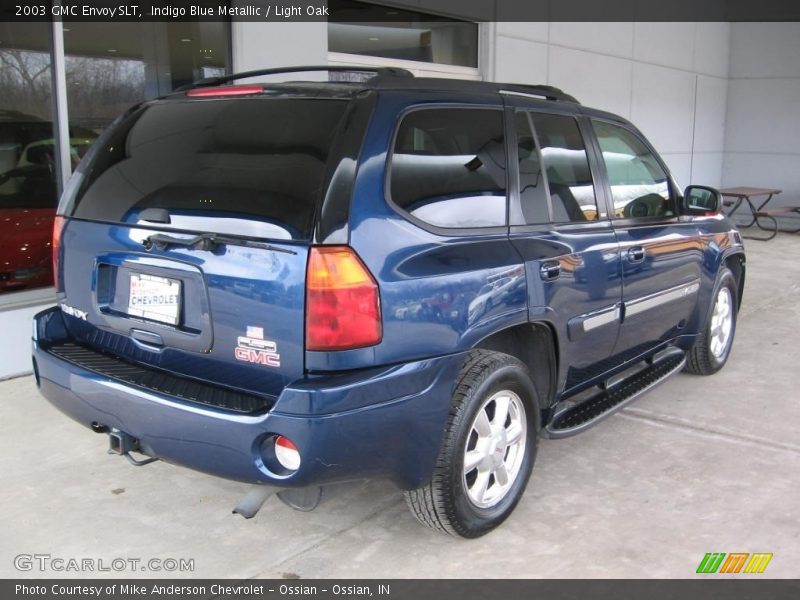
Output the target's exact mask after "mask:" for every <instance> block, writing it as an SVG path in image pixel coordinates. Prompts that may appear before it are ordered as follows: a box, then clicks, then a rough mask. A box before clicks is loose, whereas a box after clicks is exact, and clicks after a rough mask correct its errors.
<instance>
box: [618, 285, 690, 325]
mask: <svg viewBox="0 0 800 600" xmlns="http://www.w3.org/2000/svg"><path fill="white" fill-rule="evenodd" d="M699 289H700V280H699V279H696V280H695V281H693V282H691V283H688V284H686V283H684V284H681V285H679V286H676V287H673V288H669V289H667V290H663V291H661V292H656V293H655V294H651V295H650V296H644V297H642V298H637V299H636V300H631V301H630V302H626V303H625V316H626V317H632V316H634V315H638V314H639V313H643V312H645V311H647V310H650V309H652V308H657V307H659V306H663V305H664V304H667V303H669V302H673V301H675V300H680V299H681V298H685V297H686V296H691V295H692V294H696V293H697V292H698V290H699Z"/></svg>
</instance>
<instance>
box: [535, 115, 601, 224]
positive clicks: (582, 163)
mask: <svg viewBox="0 0 800 600" xmlns="http://www.w3.org/2000/svg"><path fill="white" fill-rule="evenodd" d="M530 116H531V120H532V121H533V127H534V129H535V130H536V139H537V140H538V142H539V145H540V148H541V155H542V164H543V167H544V173H545V178H546V181H547V186H548V190H549V192H550V203H551V206H552V220H553V222H554V223H581V222H585V221H596V220H597V218H598V212H597V199H596V197H595V189H594V181H593V180H592V172H591V170H590V168H589V159H588V157H587V155H586V145H585V144H584V141H583V137H582V136H581V132H580V129H579V128H578V122H577V121H576V120H575V119H574V118H573V117H567V116H562V115H552V114H545V113H535V112H532V113H530ZM523 183H525V182H524V181H523V178H522V176H521V177H520V184H523ZM523 199H524V197H523ZM523 212H526V209H525V207H523ZM528 212H530V211H528Z"/></svg>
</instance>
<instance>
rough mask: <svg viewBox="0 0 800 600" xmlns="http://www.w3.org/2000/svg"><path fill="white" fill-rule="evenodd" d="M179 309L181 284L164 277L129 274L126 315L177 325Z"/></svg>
mask: <svg viewBox="0 0 800 600" xmlns="http://www.w3.org/2000/svg"><path fill="white" fill-rule="evenodd" d="M180 308H181V282H180V281H178V280H176V279H168V278H166V277H156V276H155V275H145V274H144V273H131V286H130V294H129V295H128V314H129V315H133V316H136V317H143V318H145V319H152V320H153V321H160V322H161V323H169V324H170V325H177V324H178V320H179V318H180V314H181V313H180Z"/></svg>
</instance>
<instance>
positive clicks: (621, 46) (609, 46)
mask: <svg viewBox="0 0 800 600" xmlns="http://www.w3.org/2000/svg"><path fill="white" fill-rule="evenodd" d="M550 43H551V44H556V45H558V46H566V47H568V48H578V49H581V50H591V51H593V52H599V53H601V54H610V55H612V56H620V57H623V58H631V57H632V54H633V23H550Z"/></svg>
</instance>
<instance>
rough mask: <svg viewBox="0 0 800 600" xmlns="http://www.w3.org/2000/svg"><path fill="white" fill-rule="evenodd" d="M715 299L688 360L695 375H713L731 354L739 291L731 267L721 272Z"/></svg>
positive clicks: (687, 368)
mask: <svg viewBox="0 0 800 600" xmlns="http://www.w3.org/2000/svg"><path fill="white" fill-rule="evenodd" d="M711 298H712V304H711V306H710V307H709V310H708V318H707V320H706V323H705V325H704V327H703V330H702V331H701V332H700V335H698V337H697V340H696V341H695V343H694V346H693V347H692V349H691V350H690V351H689V354H688V356H687V359H686V370H687V371H688V372H689V373H693V374H695V375H713V374H714V373H716V372H717V371H719V370H720V369H721V368H722V367H724V366H725V363H726V362H727V361H728V356H730V353H731V346H733V338H734V335H735V333H736V313H737V311H738V307H739V291H738V288H737V286H736V278H735V277H734V276H733V273H731V271H730V269H727V268H724V269H722V270H721V271H720V273H719V277H717V283H716V285H715V286H714V293H713V294H712V295H711Z"/></svg>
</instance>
